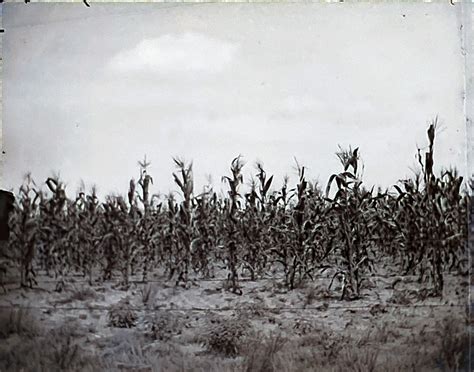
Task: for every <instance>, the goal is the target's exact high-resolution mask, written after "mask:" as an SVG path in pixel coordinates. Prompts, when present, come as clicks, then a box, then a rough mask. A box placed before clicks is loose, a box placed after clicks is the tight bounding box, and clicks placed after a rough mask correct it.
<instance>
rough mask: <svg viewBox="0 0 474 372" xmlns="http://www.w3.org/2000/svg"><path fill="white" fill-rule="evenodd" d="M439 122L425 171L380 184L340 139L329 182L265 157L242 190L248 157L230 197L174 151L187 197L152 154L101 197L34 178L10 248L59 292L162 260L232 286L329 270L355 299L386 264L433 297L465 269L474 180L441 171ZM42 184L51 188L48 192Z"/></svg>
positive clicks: (175, 273)
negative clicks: (284, 175) (287, 174)
mask: <svg viewBox="0 0 474 372" xmlns="http://www.w3.org/2000/svg"><path fill="white" fill-rule="evenodd" d="M435 129H436V125H435V124H432V125H430V127H429V129H428V131H427V135H428V141H429V146H428V147H427V149H426V150H423V151H422V150H418V154H417V159H418V163H419V168H420V171H419V173H417V174H416V175H415V176H414V177H412V178H411V179H405V180H401V181H399V182H398V183H397V184H396V185H393V187H391V188H389V189H387V190H385V191H383V190H380V189H379V190H377V191H374V188H368V187H366V186H365V185H364V184H363V182H362V179H361V168H362V164H361V158H360V152H359V149H358V148H356V149H352V148H348V149H340V151H339V152H338V153H337V156H338V158H339V160H340V163H341V167H340V169H339V170H338V171H337V172H335V173H334V174H332V175H331V176H330V178H329V180H328V182H327V185H325V188H321V187H320V186H319V185H317V184H313V183H311V182H309V181H308V179H307V172H306V168H305V167H304V166H300V165H298V181H297V184H296V185H289V182H288V179H285V180H284V183H283V186H281V187H280V188H279V189H278V188H275V182H274V178H273V176H271V175H269V174H268V173H267V172H266V171H265V169H264V167H263V165H262V164H257V165H256V168H255V179H254V180H253V181H252V182H251V184H250V187H249V189H248V190H245V191H243V190H244V185H245V184H244V178H243V175H242V170H243V168H244V166H245V165H244V162H243V160H242V159H241V157H236V158H235V159H233V160H232V162H231V165H230V172H229V174H227V175H224V176H223V178H222V181H223V182H224V184H225V186H226V188H227V191H228V193H227V195H225V196H220V195H219V194H218V193H217V192H216V191H215V190H213V189H212V188H210V187H208V188H207V189H206V190H205V192H203V193H200V194H198V195H196V193H195V190H194V188H193V172H192V164H191V163H186V162H184V161H182V160H180V159H174V162H175V165H176V173H174V174H173V178H174V182H175V183H176V186H177V187H178V188H179V192H180V196H181V197H180V198H178V199H179V200H177V198H175V197H174V195H173V194H170V195H169V196H167V197H166V198H160V197H158V196H157V195H155V194H152V192H151V188H152V185H153V179H152V177H151V175H150V174H148V167H149V165H150V163H149V162H147V160H146V158H145V160H144V161H143V162H140V163H139V165H140V178H139V180H138V182H135V181H133V180H132V181H130V185H129V188H128V192H127V194H126V196H117V195H110V196H107V197H106V198H105V200H103V201H101V200H99V198H98V197H97V195H96V191H95V190H94V189H92V190H91V191H89V192H86V191H85V190H83V191H81V192H79V193H78V194H77V195H76V196H75V198H68V196H67V194H66V190H65V186H64V184H63V183H62V182H61V180H60V179H59V178H57V177H54V178H48V179H47V180H46V182H45V186H46V187H40V186H38V185H37V184H36V183H35V182H34V180H33V179H32V178H31V177H30V176H26V178H25V180H24V183H23V185H21V187H20V188H19V190H18V192H17V193H16V201H15V208H14V211H13V212H12V214H11V216H10V221H9V223H10V227H11V237H10V242H9V245H8V251H7V252H6V253H7V256H8V257H9V259H10V260H12V261H13V262H14V263H15V264H16V266H17V267H18V268H19V271H20V273H21V276H20V281H21V285H22V286H29V287H33V286H35V285H37V283H36V276H37V272H39V271H41V272H45V273H46V274H47V275H49V276H51V277H53V278H55V281H56V289H57V290H58V291H60V290H61V289H62V288H63V286H64V283H65V281H66V280H67V278H68V276H69V275H78V274H80V275H83V276H84V277H85V278H87V280H88V281H89V282H90V283H91V284H92V282H93V281H97V280H99V281H108V280H112V279H113V278H117V277H118V278H120V282H121V284H122V285H123V287H124V288H128V286H129V283H130V279H131V277H132V276H133V277H137V276H138V277H140V278H141V279H142V280H143V281H144V282H146V281H147V280H149V279H150V277H151V275H152V274H153V273H154V272H156V271H157V270H162V271H163V272H164V273H165V274H166V276H167V278H168V279H169V280H170V281H173V282H175V283H176V285H181V286H184V287H189V286H191V285H192V284H193V280H195V278H200V277H201V278H209V277H213V276H214V275H215V273H216V272H217V271H219V270H225V271H226V273H227V285H226V288H227V289H228V290H229V291H231V292H233V293H236V294H242V289H241V287H240V285H239V282H240V281H241V280H242V279H243V278H246V279H250V280H256V279H258V278H261V277H265V276H268V275H273V274H275V273H278V275H281V277H282V280H283V282H284V285H285V286H286V287H287V289H288V290H292V289H295V288H297V287H298V286H299V285H300V284H302V283H303V282H305V281H311V280H314V279H315V277H316V276H317V275H319V274H320V273H321V272H324V271H325V270H331V275H333V277H332V278H333V280H335V279H336V278H338V279H339V280H340V281H341V282H342V291H341V294H340V296H341V299H345V300H350V299H355V298H358V297H359V296H360V294H361V284H362V283H363V281H364V280H365V278H367V277H368V276H369V275H370V274H371V273H373V272H375V271H376V270H377V267H378V266H379V265H381V264H382V263H384V264H387V263H388V264H389V266H390V267H391V268H392V269H393V270H395V271H396V272H398V273H399V274H400V275H407V274H410V275H416V276H417V277H418V278H419V281H420V283H421V284H422V285H425V286H426V287H427V288H428V289H429V291H430V292H429V293H430V294H431V295H432V296H440V295H442V293H443V277H444V275H445V273H446V272H465V271H467V265H468V264H467V262H468V260H467V241H468V237H467V234H468V210H469V203H470V196H469V195H471V191H472V187H473V183H472V180H471V182H470V183H469V185H467V184H466V182H463V177H461V176H459V175H458V174H457V172H456V170H455V169H449V170H443V171H441V172H440V173H439V174H435V172H434V142H435ZM44 189H45V190H44Z"/></svg>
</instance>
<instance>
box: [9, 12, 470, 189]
mask: <svg viewBox="0 0 474 372" xmlns="http://www.w3.org/2000/svg"><path fill="white" fill-rule="evenodd" d="M459 8H460V7H458V6H450V5H449V4H448V3H447V4H446V5H441V4H422V3H418V4H406V3H405V4H391V5H385V4H384V5H382V4H380V3H379V4H377V5H375V4H374V5H369V4H364V5H361V4H306V5H303V4H286V5H283V4H181V5H178V4H143V5H137V4H107V5H97V4H92V6H91V8H86V7H85V6H83V5H81V4H28V5H27V6H25V4H4V5H3V27H4V29H5V30H6V31H5V34H4V40H3V58H4V60H3V62H4V68H3V99H4V106H3V142H4V150H5V151H6V160H5V163H4V166H3V179H2V181H3V187H4V188H7V189H10V188H15V190H16V189H17V188H18V186H19V185H20V183H21V180H22V177H23V175H24V174H25V173H26V172H27V171H31V172H32V174H33V177H34V179H35V180H37V181H38V182H41V181H44V180H45V179H46V178H47V177H48V176H49V175H51V174H52V172H54V171H59V172H60V175H61V177H62V178H63V179H64V180H66V182H67V184H68V190H69V192H70V194H73V193H74V192H75V191H76V190H77V188H78V185H79V181H80V180H81V179H82V180H84V181H85V183H86V185H88V186H89V185H91V184H93V183H95V184H97V185H98V187H99V189H100V191H101V194H105V193H109V192H120V193H125V192H126V191H127V187H128V182H129V180H130V178H131V177H135V178H137V176H138V173H139V169H138V165H137V161H138V160H140V159H142V158H143V156H144V154H147V158H148V159H149V160H150V161H151V167H150V173H151V175H152V176H153V178H154V181H155V183H154V189H153V191H154V192H157V191H159V192H168V190H170V189H175V187H174V185H173V181H172V176H171V173H172V172H173V171H174V170H175V168H174V165H173V161H172V157H173V156H181V157H184V158H185V159H187V160H193V161H194V173H195V180H196V185H197V188H198V190H197V191H200V190H201V187H202V185H203V184H204V183H205V182H206V175H207V174H211V175H212V178H213V183H214V186H216V187H220V186H221V176H222V175H225V174H228V173H229V164H230V161H231V160H232V159H233V158H234V157H235V156H237V155H238V154H242V155H243V157H244V159H245V160H246V161H247V165H246V166H245V168H244V169H245V170H246V172H245V174H246V175H250V174H253V175H255V174H256V172H255V169H254V163H255V161H256V160H261V161H262V162H263V163H264V165H265V168H266V169H267V170H268V172H269V173H272V174H275V186H277V187H278V186H280V185H281V181H282V179H283V176H284V175H285V174H288V175H290V176H294V173H295V171H294V164H295V163H294V157H296V158H297V159H298V161H299V162H300V163H301V164H303V165H305V166H307V167H308V176H309V178H311V179H313V178H314V179H319V181H320V182H321V184H323V185H325V184H326V182H327V179H328V177H329V176H330V174H331V173H333V172H336V171H339V170H340V166H339V163H338V160H337V158H336V156H335V154H334V153H335V151H337V149H338V144H340V145H342V146H347V145H349V144H351V145H352V146H353V147H357V146H358V147H360V151H361V156H362V159H363V161H364V163H365V173H364V179H365V181H366V183H367V184H369V185H372V184H381V185H382V186H388V185H390V184H392V183H394V182H396V181H397V180H398V179H400V178H403V177H405V176H409V175H410V174H412V173H411V171H410V169H409V168H410V167H413V166H414V165H415V157H414V155H415V153H416V146H417V144H418V145H419V146H425V145H426V129H427V126H428V124H427V123H428V122H429V121H430V120H432V119H434V118H435V116H436V115H438V117H439V120H440V124H441V128H442V130H441V131H440V133H439V136H438V138H437V143H436V149H435V162H436V163H437V164H438V165H439V166H441V165H443V166H450V165H454V166H456V167H457V168H458V169H459V170H460V171H461V173H464V172H465V147H466V130H465V123H464V119H463V94H464V90H463V56H462V53H461V31H460V24H461V23H460V16H459ZM246 180H247V181H248V180H249V178H248V177H247V179H246Z"/></svg>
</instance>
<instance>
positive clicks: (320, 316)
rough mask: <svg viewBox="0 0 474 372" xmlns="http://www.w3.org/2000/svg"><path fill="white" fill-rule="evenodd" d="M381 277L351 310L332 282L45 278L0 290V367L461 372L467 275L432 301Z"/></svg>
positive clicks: (371, 280) (409, 279)
mask: <svg viewBox="0 0 474 372" xmlns="http://www.w3.org/2000/svg"><path fill="white" fill-rule="evenodd" d="M383 272H384V275H380V274H379V275H374V276H370V277H368V278H367V281H366V282H365V285H364V289H363V290H362V294H361V297H360V298H359V299H357V300H352V301H340V298H339V297H340V293H339V292H340V288H338V286H337V285H336V286H334V288H332V289H331V290H328V286H329V284H330V281H331V276H330V275H321V276H320V277H318V278H317V279H315V280H314V281H313V282H308V283H302V284H301V287H299V288H297V289H295V290H292V291H288V290H286V289H285V288H284V287H283V286H282V285H281V280H277V279H272V278H268V279H261V280H257V281H250V280H242V282H241V288H242V292H243V294H242V295H241V296H237V295H235V294H232V293H229V292H227V291H226V290H225V288H223V284H224V283H225V281H222V280H218V279H210V280H207V281H202V280H201V281H196V282H194V284H192V285H191V287H190V288H182V287H176V286H175V285H174V283H169V282H167V281H166V277H163V276H160V275H158V274H157V275H156V276H155V277H154V278H153V279H152V280H150V282H149V283H147V284H144V283H140V282H139V281H138V280H137V281H136V282H135V281H134V280H133V279H132V282H131V284H130V288H129V290H128V291H124V290H122V289H120V288H117V285H114V284H110V283H109V284H93V285H92V286H91V285H89V284H88V283H86V282H84V280H83V278H81V277H72V278H70V280H69V281H68V283H67V284H66V285H65V288H64V290H63V291H62V292H61V293H58V292H55V291H54V285H51V283H52V282H51V281H49V282H48V279H47V278H45V277H41V278H39V283H40V285H39V286H38V287H37V288H36V289H18V286H13V285H12V286H10V285H8V284H6V287H7V289H9V291H8V294H5V295H3V296H1V297H0V306H1V309H2V310H1V318H0V322H1V324H0V329H1V336H0V337H1V338H2V342H1V346H0V369H1V370H2V371H10V370H25V371H26V370H32V371H33V370H44V371H56V370H91V371H96V370H110V371H121V370H129V371H435V370H440V371H454V370H463V371H468V358H469V336H468V333H467V326H468V324H469V323H468V318H467V316H468V313H467V303H466V299H467V292H468V278H467V277H466V276H462V275H449V276H447V278H446V285H445V289H444V293H443V297H442V299H439V298H438V299H433V298H431V299H430V298H426V297H425V296H426V293H423V292H424V291H422V290H420V289H419V285H418V283H417V281H416V278H414V277H413V276H393V275H390V274H389V272H388V271H387V270H383ZM7 282H8V280H7ZM48 283H49V285H48Z"/></svg>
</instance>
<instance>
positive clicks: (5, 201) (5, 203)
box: [0, 190, 15, 241]
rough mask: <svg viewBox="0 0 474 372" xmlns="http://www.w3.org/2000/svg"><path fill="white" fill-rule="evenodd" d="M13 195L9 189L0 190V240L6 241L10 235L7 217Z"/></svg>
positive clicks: (11, 206)
mask: <svg viewBox="0 0 474 372" xmlns="http://www.w3.org/2000/svg"><path fill="white" fill-rule="evenodd" d="M14 202H15V197H14V196H13V194H12V193H11V192H9V191H4V190H0V241H7V240H8V238H9V237H10V228H9V226H8V217H9V215H10V212H11V211H12V210H13V203H14Z"/></svg>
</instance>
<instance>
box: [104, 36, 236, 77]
mask: <svg viewBox="0 0 474 372" xmlns="http://www.w3.org/2000/svg"><path fill="white" fill-rule="evenodd" d="M237 48H238V47H237V46H236V45H234V44H232V43H229V42H226V41H222V40H218V39H214V38H210V37H208V36H205V35H202V34H197V33H185V34H181V35H173V34H167V35H163V36H161V37H158V38H154V39H144V40H142V41H141V42H139V43H138V44H137V45H136V46H135V47H133V48H132V49H130V50H125V51H122V52H119V53H118V54H116V55H115V56H114V57H112V59H111V60H110V61H109V65H108V66H109V68H110V69H111V70H112V71H114V72H117V73H133V72H135V73H136V72H145V73H154V74H163V75H164V74H173V73H179V74H186V73H197V72H199V73H218V72H221V71H223V70H224V69H225V68H226V67H227V66H228V65H229V64H230V63H231V62H232V60H233V58H234V55H235V53H236V51H237Z"/></svg>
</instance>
